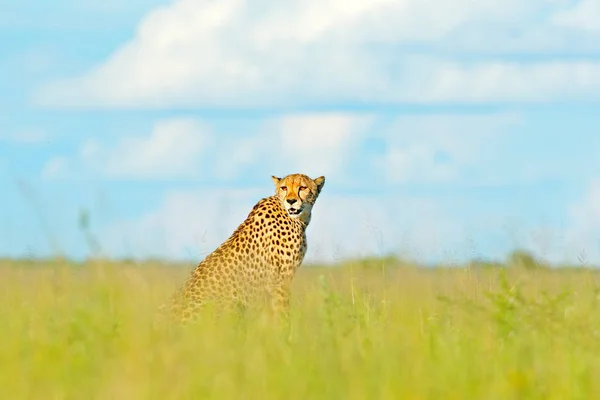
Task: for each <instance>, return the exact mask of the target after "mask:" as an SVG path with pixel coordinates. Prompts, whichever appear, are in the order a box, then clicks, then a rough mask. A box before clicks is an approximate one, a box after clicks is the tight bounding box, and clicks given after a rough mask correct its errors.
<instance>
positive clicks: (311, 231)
mask: <svg viewBox="0 0 600 400" xmlns="http://www.w3.org/2000/svg"><path fill="white" fill-rule="evenodd" d="M264 187H267V185H265V186H264ZM268 187H269V191H265V190H263V189H260V190H259V189H249V190H242V191H240V190H214V191H209V190H204V191H180V192H170V193H168V194H167V195H166V197H165V199H164V202H163V203H162V204H161V206H160V207H159V208H158V209H156V210H154V211H152V212H149V213H147V214H145V215H142V216H141V217H140V218H138V219H131V220H128V221H121V222H119V223H116V224H114V225H110V226H106V227H104V229H103V230H102V233H101V237H102V241H103V245H104V246H105V248H106V249H107V250H108V251H109V252H110V253H111V254H119V255H130V256H135V257H140V256H147V255H154V256H162V257H170V258H192V259H196V260H198V261H199V260H201V259H202V258H204V257H205V256H206V255H207V254H208V253H210V252H211V251H213V250H214V249H215V248H216V247H217V246H218V245H219V244H220V243H221V242H222V241H224V240H225V239H226V238H227V237H228V236H229V235H230V234H231V233H232V232H233V230H234V229H235V228H236V227H237V226H238V225H239V224H240V223H241V222H242V221H243V220H244V219H245V217H246V216H247V214H248V213H249V212H250V210H251V208H252V206H253V205H254V204H255V203H256V202H257V201H258V200H259V199H260V198H262V197H266V196H269V195H271V194H272V192H271V188H270V186H268ZM406 210H410V212H405V211H406ZM459 227H460V226H459V224H458V223H457V221H452V220H451V219H450V218H448V216H447V215H444V214H442V212H441V209H440V208H439V205H438V204H436V203H435V202H434V201H432V200H431V199H420V198H402V199H398V198H395V197H394V198H392V197H388V198H376V197H355V196H340V195H335V194H327V192H326V191H324V192H323V195H322V196H321V197H320V198H319V199H318V200H317V204H316V205H315V208H314V209H313V219H312V222H311V224H310V226H309V228H308V231H307V235H308V242H309V249H308V253H307V256H306V262H319V261H320V262H323V261H324V262H332V261H337V260H340V259H344V258H349V257H359V256H367V255H381V254H386V253H388V252H395V253H401V254H403V255H405V256H407V257H418V258H419V259H421V260H431V259H435V258H436V257H437V258H443V257H444V250H445V249H446V247H448V248H451V247H456V246H455V245H456V243H457V242H456V241H457V240H459V239H458V236H459V233H460V230H459V229H460V228H459Z"/></svg>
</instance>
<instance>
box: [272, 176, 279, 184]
mask: <svg viewBox="0 0 600 400" xmlns="http://www.w3.org/2000/svg"><path fill="white" fill-rule="evenodd" d="M271 179H273V183H274V184H275V186H278V185H279V182H281V178H278V177H276V176H275V175H273V176H271Z"/></svg>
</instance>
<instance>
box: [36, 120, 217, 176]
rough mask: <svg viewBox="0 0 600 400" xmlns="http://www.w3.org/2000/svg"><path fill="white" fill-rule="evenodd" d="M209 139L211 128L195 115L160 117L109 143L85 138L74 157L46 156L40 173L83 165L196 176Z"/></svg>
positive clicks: (107, 172) (110, 171)
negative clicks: (147, 128)
mask: <svg viewBox="0 0 600 400" xmlns="http://www.w3.org/2000/svg"><path fill="white" fill-rule="evenodd" d="M211 140H212V133H211V132H210V129H209V128H208V127H207V126H206V125H204V124H202V123H201V122H199V121H197V120H195V119H187V118H175V119H169V120H164V121H159V122H157V123H156V125H155V126H154V129H153V130H152V132H150V134H147V135H128V136H124V137H122V138H120V139H119V140H118V141H117V142H116V143H114V144H113V145H112V146H107V145H105V144H102V143H100V142H99V141H97V140H95V139H88V140H87V141H85V142H84V143H83V145H82V147H81V149H80V152H79V154H78V155H77V156H76V157H75V158H74V159H68V158H66V157H64V156H58V157H56V158H53V159H51V160H49V161H48V163H47V164H46V166H45V167H44V170H43V175H44V176H45V177H53V176H61V175H64V174H67V175H68V174H69V173H70V172H80V171H79V169H80V168H84V169H86V171H87V172H90V173H93V174H99V175H100V176H106V177H116V178H139V179H156V178H158V179H162V178H171V177H181V176H183V177H188V176H197V175H199V174H202V170H201V169H200V168H198V167H197V166H198V165H199V163H200V161H201V157H202V156H203V154H205V153H206V151H207V148H208V147H209V146H210V144H211ZM195 166H196V168H194V167H195ZM69 170H73V171H69Z"/></svg>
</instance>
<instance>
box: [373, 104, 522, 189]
mask: <svg viewBox="0 0 600 400" xmlns="http://www.w3.org/2000/svg"><path fill="white" fill-rule="evenodd" d="M520 123H521V119H520V116H519V115H518V114H512V113H493V114H487V115H476V114H447V115H443V114H442V115H407V116H400V117H398V118H396V119H395V121H393V123H392V124H391V125H390V126H389V127H388V128H386V129H385V131H384V132H382V133H380V135H382V137H383V138H385V143H386V152H385V155H384V157H383V158H382V159H381V160H380V161H379V164H380V166H381V168H382V171H383V174H384V175H386V176H387V178H388V179H389V181H391V182H394V183H421V184H423V183H440V182H442V183H443V182H450V181H454V182H456V181H469V182H471V183H476V184H490V183H491V184H497V183H501V182H502V181H503V180H505V179H506V175H509V174H510V172H509V171H507V170H506V169H504V168H502V169H500V168H499V166H500V165H502V164H503V162H502V160H498V150H499V148H500V146H502V147H503V146H505V145H506V144H507V143H508V144H509V143H511V141H512V139H513V138H514V136H515V135H513V134H511V128H514V127H516V126H518V125H519V124H520ZM510 179H518V177H515V176H511V177H510Z"/></svg>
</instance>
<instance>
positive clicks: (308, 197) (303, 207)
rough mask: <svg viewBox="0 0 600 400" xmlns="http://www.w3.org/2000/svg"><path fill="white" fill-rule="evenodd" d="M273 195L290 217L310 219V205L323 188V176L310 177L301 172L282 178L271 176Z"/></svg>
mask: <svg viewBox="0 0 600 400" xmlns="http://www.w3.org/2000/svg"><path fill="white" fill-rule="evenodd" d="M273 182H274V183H275V195H276V196H277V197H278V198H279V200H280V201H281V204H282V205H283V208H284V209H285V210H286V211H287V213H288V214H289V216H290V217H292V218H300V219H302V220H304V221H306V222H308V221H310V214H311V211H312V207H313V205H314V204H315V201H316V200H317V197H318V196H319V193H321V189H323V185H324V184H325V177H324V176H320V177H318V178H316V179H311V178H309V177H308V176H306V175H303V174H292V175H288V176H286V177H284V178H278V177H276V176H273Z"/></svg>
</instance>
